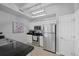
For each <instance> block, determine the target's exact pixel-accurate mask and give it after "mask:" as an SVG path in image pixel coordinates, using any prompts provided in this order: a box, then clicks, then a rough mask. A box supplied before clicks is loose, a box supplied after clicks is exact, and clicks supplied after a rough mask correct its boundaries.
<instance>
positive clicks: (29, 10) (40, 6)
mask: <svg viewBox="0 0 79 59" xmlns="http://www.w3.org/2000/svg"><path fill="white" fill-rule="evenodd" d="M54 4H56V3H14V5H15V6H16V7H17V8H18V10H19V11H20V12H22V13H24V14H25V15H29V17H31V18H32V19H37V18H40V17H45V16H46V17H47V16H51V15H50V14H48V13H47V11H46V8H48V7H50V6H52V5H54Z"/></svg>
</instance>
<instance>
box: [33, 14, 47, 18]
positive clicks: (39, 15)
mask: <svg viewBox="0 0 79 59" xmlns="http://www.w3.org/2000/svg"><path fill="white" fill-rule="evenodd" d="M45 15H47V14H41V15H37V16H33V17H34V18H35V17H40V16H45Z"/></svg>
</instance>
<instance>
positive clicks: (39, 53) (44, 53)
mask: <svg viewBox="0 0 79 59" xmlns="http://www.w3.org/2000/svg"><path fill="white" fill-rule="evenodd" d="M32 56H58V55H56V54H54V53H51V52H48V51H45V50H43V49H42V48H41V47H36V46H34V50H33V51H32Z"/></svg>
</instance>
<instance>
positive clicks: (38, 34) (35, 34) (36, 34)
mask: <svg viewBox="0 0 79 59" xmlns="http://www.w3.org/2000/svg"><path fill="white" fill-rule="evenodd" d="M27 34H28V35H34V36H43V34H42V33H27Z"/></svg>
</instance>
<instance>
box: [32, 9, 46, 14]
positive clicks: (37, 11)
mask: <svg viewBox="0 0 79 59" xmlns="http://www.w3.org/2000/svg"><path fill="white" fill-rule="evenodd" d="M44 11H45V10H44V9H42V10H40V11H35V12H32V14H37V13H41V12H44Z"/></svg>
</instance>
